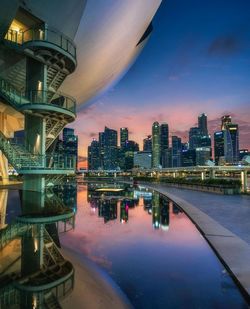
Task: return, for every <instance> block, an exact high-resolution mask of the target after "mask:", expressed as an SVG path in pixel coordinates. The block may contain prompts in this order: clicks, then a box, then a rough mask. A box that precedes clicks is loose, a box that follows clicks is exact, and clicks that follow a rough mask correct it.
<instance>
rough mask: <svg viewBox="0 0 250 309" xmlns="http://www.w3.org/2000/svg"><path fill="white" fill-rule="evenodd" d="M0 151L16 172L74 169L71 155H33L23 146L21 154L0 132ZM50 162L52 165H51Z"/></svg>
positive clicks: (74, 161) (73, 159)
mask: <svg viewBox="0 0 250 309" xmlns="http://www.w3.org/2000/svg"><path fill="white" fill-rule="evenodd" d="M0 150H2V151H3V153H4V154H5V155H6V157H7V158H8V160H9V161H10V163H11V164H12V165H13V167H14V168H15V169H17V170H32V169H34V168H35V169H36V170H37V169H51V170H58V169H59V170H60V169H62V170H65V169H70V170H72V169H75V165H76V157H75V156H73V155H70V156H64V155H58V154H53V155H48V154H45V155H40V154H33V153H31V152H28V151H27V150H25V147H24V146H23V153H21V151H17V150H16V148H15V147H14V146H13V145H12V143H11V139H7V138H6V137H5V135H4V134H3V133H2V132H1V131H0ZM51 162H52V164H51Z"/></svg>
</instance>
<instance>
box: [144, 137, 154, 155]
mask: <svg viewBox="0 0 250 309" xmlns="http://www.w3.org/2000/svg"><path fill="white" fill-rule="evenodd" d="M143 151H150V152H152V135H148V136H147V137H146V138H144V140H143Z"/></svg>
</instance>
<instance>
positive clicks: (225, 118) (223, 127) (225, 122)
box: [221, 115, 232, 130]
mask: <svg viewBox="0 0 250 309" xmlns="http://www.w3.org/2000/svg"><path fill="white" fill-rule="evenodd" d="M231 122H232V118H231V116H230V115H225V116H222V117H221V130H226V129H227V126H228V125H229V124H230V123H231Z"/></svg>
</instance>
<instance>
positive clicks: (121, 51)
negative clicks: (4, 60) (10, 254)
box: [0, 0, 161, 104]
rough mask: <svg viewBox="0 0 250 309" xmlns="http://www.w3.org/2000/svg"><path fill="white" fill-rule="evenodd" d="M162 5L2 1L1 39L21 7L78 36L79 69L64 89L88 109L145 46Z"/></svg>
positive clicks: (113, 0) (155, 0) (109, 0)
mask: <svg viewBox="0 0 250 309" xmlns="http://www.w3.org/2000/svg"><path fill="white" fill-rule="evenodd" d="M160 3H161V0H42V1H40V0H11V1H9V0H2V3H1V11H0V20H1V23H0V38H1V36H3V35H4V33H5V32H6V30H7V29H8V27H9V25H10V23H11V21H12V19H13V18H14V16H15V14H16V11H17V9H18V7H19V6H21V7H23V8H25V9H26V10H27V11H29V12H30V13H32V14H33V15H35V16H36V17H38V18H40V19H41V20H43V21H45V22H46V23H47V24H48V25H49V26H50V27H53V28H56V29H57V30H59V31H61V32H62V33H64V34H65V35H67V36H69V37H70V38H71V39H73V38H74V37H75V40H74V41H75V43H76V45H77V60H78V66H77V69H76V71H75V72H74V73H73V74H72V75H70V76H68V77H67V79H66V80H65V81H64V83H63V85H62V89H61V90H62V91H64V92H67V93H69V94H71V95H72V96H74V97H76V99H77V101H78V104H84V103H86V102H88V101H89V100H91V99H92V98H93V97H95V96H96V95H98V94H100V92H102V91H103V90H105V89H107V87H109V86H110V85H112V84H113V83H114V82H115V81H117V80H118V79H119V78H120V77H121V76H122V75H123V74H124V73H125V72H126V71H127V69H128V68H129V67H130V65H131V64H132V63H133V61H134V60H135V58H136V56H137V55H138V53H139V52H140V51H141V49H142V48H143V46H144V45H145V43H146V41H147V37H146V36H145V37H143V34H144V33H145V31H146V29H147V28H148V26H149V25H150V23H151V20H152V18H153V16H154V15H155V13H156V11H157V9H158V7H159V5H160ZM142 38H143V40H142ZM139 42H140V43H139ZM138 43H139V44H138Z"/></svg>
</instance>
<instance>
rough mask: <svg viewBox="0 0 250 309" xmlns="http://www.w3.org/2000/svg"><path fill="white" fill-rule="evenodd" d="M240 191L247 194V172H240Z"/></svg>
mask: <svg viewBox="0 0 250 309" xmlns="http://www.w3.org/2000/svg"><path fill="white" fill-rule="evenodd" d="M241 190H242V192H244V193H246V192H247V171H241Z"/></svg>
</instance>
